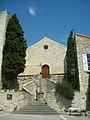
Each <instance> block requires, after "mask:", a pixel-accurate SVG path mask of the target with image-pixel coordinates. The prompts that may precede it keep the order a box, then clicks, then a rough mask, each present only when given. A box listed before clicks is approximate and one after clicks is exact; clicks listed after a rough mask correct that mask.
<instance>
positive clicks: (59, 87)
mask: <svg viewBox="0 0 90 120" xmlns="http://www.w3.org/2000/svg"><path fill="white" fill-rule="evenodd" d="M55 90H56V92H57V93H59V94H60V95H62V96H63V97H64V98H66V99H69V100H72V99H73V98H74V90H73V89H72V87H71V86H70V85H69V84H67V83H65V82H62V83H59V82H57V83H56V85H55Z"/></svg>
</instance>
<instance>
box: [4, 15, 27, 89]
mask: <svg viewBox="0 0 90 120" xmlns="http://www.w3.org/2000/svg"><path fill="white" fill-rule="evenodd" d="M23 36H24V32H23V30H22V27H21V25H20V23H19V20H18V18H17V15H16V14H14V15H13V16H12V17H11V19H10V20H9V22H8V25H7V29H6V40H5V46H4V50H3V61H2V76H3V78H4V79H3V83H4V85H5V81H7V82H8V83H9V85H8V87H9V88H11V87H13V86H14V87H15V80H16V79H17V76H18V74H20V73H21V72H23V71H24V68H25V62H26V61H25V56H26V48H27V45H26V40H25V39H24V37H23ZM12 83H13V84H12ZM5 86H7V85H5Z"/></svg>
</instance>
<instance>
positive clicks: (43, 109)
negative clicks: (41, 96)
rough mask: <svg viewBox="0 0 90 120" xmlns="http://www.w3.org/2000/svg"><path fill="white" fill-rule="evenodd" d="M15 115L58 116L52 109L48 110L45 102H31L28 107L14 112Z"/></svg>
mask: <svg viewBox="0 0 90 120" xmlns="http://www.w3.org/2000/svg"><path fill="white" fill-rule="evenodd" d="M14 113H15V114H39V115H40V114H41V115H46V114H47V115H48V114H49V115H50V114H52V115H53V114H58V113H57V112H56V111H55V110H54V109H52V108H50V107H49V106H48V105H47V104H46V103H45V102H38V101H35V102H31V103H29V104H28V105H26V106H24V107H23V108H20V109H19V110H16V111H15V112H14Z"/></svg>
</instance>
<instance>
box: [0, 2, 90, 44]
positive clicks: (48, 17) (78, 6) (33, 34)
mask: <svg viewBox="0 0 90 120" xmlns="http://www.w3.org/2000/svg"><path fill="white" fill-rule="evenodd" d="M5 9H7V10H8V12H9V13H10V15H13V14H14V13H16V14H17V16H18V19H19V21H20V24H21V26H22V28H23V30H24V32H25V33H24V36H25V39H26V40H27V45H28V46H30V45H32V44H34V43H36V42H37V41H39V40H40V39H42V38H43V37H44V36H45V35H46V36H47V37H49V38H51V39H53V40H55V41H56V42H59V43H61V44H64V45H67V39H68V35H69V33H70V31H71V30H72V29H73V30H74V32H76V33H80V34H85V35H88V36H90V0H0V11H2V10H5Z"/></svg>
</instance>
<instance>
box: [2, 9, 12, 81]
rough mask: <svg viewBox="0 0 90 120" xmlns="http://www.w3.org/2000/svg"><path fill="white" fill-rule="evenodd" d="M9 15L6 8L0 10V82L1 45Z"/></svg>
mask: <svg viewBox="0 0 90 120" xmlns="http://www.w3.org/2000/svg"><path fill="white" fill-rule="evenodd" d="M9 18H10V16H9V14H8V12H7V10H5V11H2V12H0V82H1V72H2V68H1V65H2V57H3V55H2V52H3V46H4V43H5V34H6V26H7V23H8V20H9Z"/></svg>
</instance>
